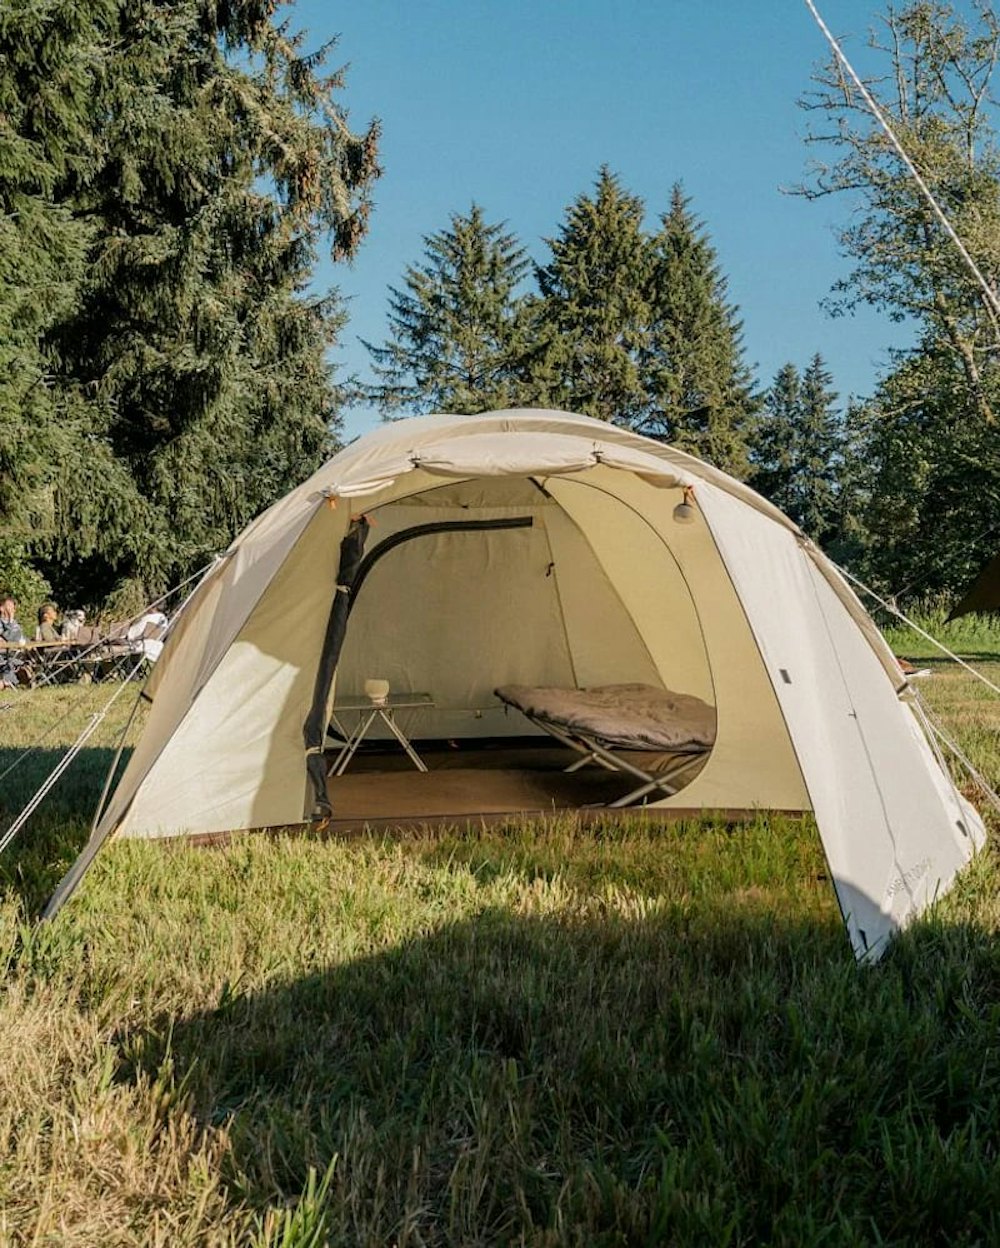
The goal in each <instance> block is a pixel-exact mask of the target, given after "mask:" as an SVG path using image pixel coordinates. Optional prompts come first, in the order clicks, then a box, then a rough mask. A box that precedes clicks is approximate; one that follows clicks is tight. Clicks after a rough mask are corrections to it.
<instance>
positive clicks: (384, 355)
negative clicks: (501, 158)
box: [364, 204, 530, 415]
mask: <svg viewBox="0 0 1000 1248" xmlns="http://www.w3.org/2000/svg"><path fill="white" fill-rule="evenodd" d="M529 268H530V261H529V260H528V259H527V255H526V253H525V250H524V248H523V247H521V246H520V244H519V243H518V241H517V239H516V237H515V236H514V235H513V234H511V233H509V232H508V231H507V230H506V228H505V227H504V225H503V224H500V223H492V224H491V223H489V222H487V221H486V219H485V217H484V215H483V210H482V208H480V207H479V205H478V204H473V205H472V207H471V208H470V210H469V213H468V215H466V216H462V215H461V214H457V213H456V214H454V215H453V216H452V218H451V223H450V226H449V228H448V229H445V230H441V231H439V232H438V233H436V234H431V235H428V236H427V237H426V238H425V239H424V260H423V262H422V263H420V264H415V265H411V266H410V267H409V268H407V270H406V272H405V274H404V276H403V286H402V288H400V289H397V288H395V287H391V288H390V301H389V309H390V311H389V323H390V327H391V337H390V338H389V339H388V340H387V341H386V342H385V343H383V344H382V345H381V346H373V345H372V344H370V343H365V346H366V347H367V348H368V351H369V352H370V354H371V356H372V359H373V361H374V372H375V374H376V376H377V377H378V378H379V382H378V384H377V385H375V386H370V387H368V388H367V389H366V390H365V391H364V395H365V397H366V398H367V399H369V400H370V401H372V402H374V403H375V404H377V406H378V407H379V408H380V409H381V411H382V412H383V413H384V414H386V415H388V414H391V413H394V412H398V411H400V410H404V409H405V410H408V411H410V412H426V411H436V412H465V413H471V412H485V411H491V410H493V409H496V408H504V407H510V406H513V405H514V404H515V403H517V402H519V401H521V398H520V393H521V391H522V389H523V387H522V385H521V378H522V377H523V370H524V354H525V351H526V345H527V340H526V333H527V317H526V308H525V303H524V298H523V296H521V295H519V294H518V288H519V287H520V285H521V283H522V281H523V279H524V277H525V275H526V273H527V272H528V269H529Z"/></svg>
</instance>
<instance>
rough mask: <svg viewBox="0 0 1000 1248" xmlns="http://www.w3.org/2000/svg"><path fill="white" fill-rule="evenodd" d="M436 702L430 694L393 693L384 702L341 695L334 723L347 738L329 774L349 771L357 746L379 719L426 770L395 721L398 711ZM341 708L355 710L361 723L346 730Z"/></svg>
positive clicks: (422, 768) (411, 759) (418, 768)
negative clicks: (340, 718)
mask: <svg viewBox="0 0 1000 1248" xmlns="http://www.w3.org/2000/svg"><path fill="white" fill-rule="evenodd" d="M433 705H434V699H433V698H432V697H431V695H430V694H429V693H390V694H389V695H388V697H386V698H385V700H384V701H381V702H375V701H373V700H372V699H371V698H368V697H357V698H342V699H339V700H338V701H337V702H336V704H335V705H334V708H333V709H334V713H333V719H332V721H331V722H332V723H333V725H334V727H335V728H336V729H337V730H338V732H339V733H340V735H341V736H342V737H343V738H344V741H343V744H342V745H341V747H340V752H339V753H338V754H337V757H336V758H335V759H334V760H333V763H332V765H331V767H330V770H329V772H328V773H327V774H328V775H331V776H342V775H343V774H344V772H345V771H346V770H347V766H348V764H349V763H350V761H351V759H352V758H353V757H354V755H355V754H356V753H357V752H358V746H359V745H360V744H361V742H362V741H363V740H364V739H365V737H366V736H367V734H368V732H369V731H370V729H371V728H372V726H373V725H374V724H376V723H378V721H379V720H381V722H382V723H383V724H385V726H386V727H387V728H388V729H389V731H390V732H391V733H392V735H393V736H394V737H395V738H396V740H397V741H398V742H399V744H400V745H401V746H402V747H403V749H404V750H405V751H406V753H407V755H408V757H409V759H410V761H411V762H412V763H413V765H414V767H416V769H417V771H426V770H427V767H426V766H425V764H424V761H423V759H422V758H421V757H420V755H419V754H418V753H417V751H416V750H415V749H414V748H413V746H412V744H411V743H410V740H409V738H408V737H407V736H406V734H405V733H404V732H403V730H402V728H400V726H399V724H397V723H396V711H403V710H413V709H416V708H419V707H428V706H433ZM341 711H356V712H357V713H358V722H357V724H356V725H355V727H354V729H353V730H352V731H351V732H345V731H344V728H343V726H342V725H341V723H340V720H339V719H338V718H337V716H338V715H339V714H340V712H341Z"/></svg>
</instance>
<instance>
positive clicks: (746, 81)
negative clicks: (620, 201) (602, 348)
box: [290, 0, 909, 437]
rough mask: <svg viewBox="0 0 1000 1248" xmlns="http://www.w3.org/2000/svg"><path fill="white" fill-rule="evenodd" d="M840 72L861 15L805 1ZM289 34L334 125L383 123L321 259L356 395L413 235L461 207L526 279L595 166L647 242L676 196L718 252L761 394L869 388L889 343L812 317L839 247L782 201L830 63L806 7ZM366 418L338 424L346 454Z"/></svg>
mask: <svg viewBox="0 0 1000 1248" xmlns="http://www.w3.org/2000/svg"><path fill="white" fill-rule="evenodd" d="M818 7H819V9H820V12H821V13H822V15H823V17H824V20H825V21H826V22H827V24H828V25H829V26H830V28H831V29H832V30H833V32H834V34H835V35H836V36H837V37H838V38H839V39H840V40H841V41H842V46H843V47H844V50H845V52H846V53H847V55H848V57H849V58H850V59H851V60H852V61H854V62H855V63H856V64H857V65H858V67H859V68H860V67H862V66H863V64H864V62H865V42H866V38H867V35H868V32H869V30H870V29H871V28H872V27H873V26H874V25H876V24H877V21H878V17H879V13H880V11H881V9H880V6H879V4H878V3H877V0H820V2H819V4H818ZM290 16H291V19H292V23H293V25H294V26H295V27H297V28H302V27H305V28H306V29H307V30H308V32H309V39H308V41H307V42H308V46H310V47H314V46H317V45H318V44H319V43H321V42H323V41H325V40H327V39H330V38H332V37H334V36H336V37H337V38H338V43H337V47H336V48H335V49H334V51H333V54H332V63H336V64H343V65H346V66H347V81H346V87H345V90H344V92H343V94H342V96H341V102H342V104H343V105H344V106H346V107H347V108H348V110H349V114H350V120H351V123H352V125H353V128H354V129H356V130H361V129H363V128H364V127H365V126H366V125H367V123H368V122H369V120H370V119H371V118H372V117H378V118H379V120H380V122H381V125H382V144H381V163H382V165H383V168H384V173H383V176H382V177H381V178H380V179H379V180H378V182H377V183H376V184H375V187H374V209H373V213H372V219H371V228H370V231H369V234H368V236H367V238H366V239H365V241H364V243H363V244H362V246H361V249H360V252H359V254H358V255H357V257H356V259H355V260H354V261H353V263H352V264H351V265H350V266H345V265H343V264H338V265H336V266H334V265H332V264H330V263H329V262H327V261H324V262H323V264H322V265H321V267H320V271H319V273H318V275H317V282H318V284H319V285H320V286H321V287H324V288H325V287H328V286H330V285H335V286H337V287H338V288H339V290H340V292H341V294H342V295H343V296H344V298H345V299H346V301H347V310H348V314H349V317H350V320H349V323H348V325H347V327H346V328H345V330H344V332H343V335H342V340H341V343H340V345H339V347H338V348H337V350H336V351H335V353H334V359H335V361H336V362H337V364H338V365H339V367H340V368H341V370H342V372H344V373H353V374H356V375H358V376H359V377H360V378H361V379H362V380H365V379H368V380H370V379H371V373H370V368H369V356H368V353H367V351H366V350H365V348H364V347H363V345H362V344H361V342H360V339H362V338H364V339H367V340H368V341H373V342H376V343H379V342H382V341H383V340H384V339H385V338H386V336H387V332H388V327H387V320H386V317H387V311H388V287H389V286H390V285H399V284H400V282H401V278H402V275H403V272H404V270H405V269H406V266H407V265H409V264H413V263H417V262H419V261H420V259H421V257H422V251H423V239H424V237H425V236H426V235H428V234H431V233H435V232H437V231H439V230H442V229H445V228H447V226H448V223H449V218H450V217H451V215H452V214H453V213H456V212H467V211H468V209H469V206H470V205H471V204H472V203H473V202H476V203H478V204H480V205H481V206H482V208H483V210H484V213H485V215H486V218H487V220H489V221H505V222H506V223H507V225H508V228H509V229H511V230H512V231H513V232H514V233H515V234H516V235H517V236H518V238H519V239H520V241H521V243H522V244H523V245H524V246H526V247H527V248H528V251H529V254H530V255H532V256H533V257H534V258H535V259H536V260H540V261H544V260H545V259H546V257H547V254H548V253H547V248H546V245H545V242H544V239H545V238H546V237H552V236H553V235H554V234H555V233H556V232H557V230H558V227H559V224H560V222H561V221H562V219H563V216H564V213H565V210H566V207H567V206H568V205H569V204H570V203H571V202H572V201H573V200H574V199H575V198H576V197H577V196H578V195H579V194H580V193H582V192H586V191H589V190H590V188H591V187H592V185H593V182H594V179H595V176H596V174H597V171H598V169H599V168H600V166H601V165H603V164H607V165H609V166H610V168H611V169H612V170H614V171H615V172H616V173H617V174H618V175H619V176H620V178H621V180H622V182H623V185H624V186H625V187H626V188H627V189H628V190H629V191H631V192H633V193H634V194H637V195H639V196H641V198H642V199H643V200H644V201H645V204H646V208H647V212H648V221H647V223H648V224H649V225H654V224H655V221H656V217H657V215H658V214H659V213H660V212H662V211H664V210H665V209H666V208H667V206H668V203H669V197H670V190H671V187H672V186H673V185H674V183H676V182H681V183H682V184H683V187H684V190H685V192H686V194H687V195H688V196H689V197H690V200H691V208H692V211H693V212H694V213H695V214H696V215H697V216H698V217H699V219H700V220H701V222H702V224H703V226H704V228H705V230H706V232H707V235H708V237H709V239H710V240H711V242H712V244H713V246H714V247H715V249H716V253H717V258H718V261H719V266H720V269H721V271H722V273H723V274H724V275H725V277H726V278H727V280H728V283H729V295H730V298H731V301H732V302H733V303H734V304H736V305H737V307H738V309H739V313H740V316H741V318H742V320H743V325H744V341H745V346H746V358H747V361H748V362H749V363H750V364H751V365H752V366H754V367H755V369H756V372H757V376H758V379H759V381H760V383H761V384H762V385H766V384H768V383H769V382H770V381H771V379H772V378H773V377H774V374H775V373H776V372H777V371H778V369H779V368H781V366H782V365H783V364H785V363H786V362H788V361H791V362H792V363H794V364H796V365H797V366H798V367H799V368H803V367H805V365H806V364H808V362H809V360H810V359H811V357H812V356H813V355H814V354H815V352H817V351H819V352H821V353H822V355H823V357H824V359H825V360H826V362H827V365H828V366H829V368H830V371H831V372H832V374H833V378H834V385H835V387H836V389H837V390H838V391H839V393H840V395H841V400H842V401H843V400H845V399H846V397H847V396H848V395H851V394H854V395H865V394H869V393H870V392H871V390H872V387H873V384H874V381H875V378H876V377H877V375H878V373H879V370H880V369H881V368H883V367H884V366H885V364H886V362H887V354H888V351H889V349H890V348H891V347H892V346H900V345H905V344H906V343H907V341H908V340H909V335H908V333H907V331H906V329H905V327H900V326H898V325H894V324H893V323H891V322H890V321H889V320H888V318H887V317H885V316H884V315H880V314H877V313H875V312H872V311H868V310H866V311H863V312H858V313H856V314H854V315H848V316H840V317H831V316H830V314H829V312H827V311H826V310H824V308H823V306H822V305H823V302H824V300H825V299H826V298H827V297H828V296H829V294H830V291H831V287H832V286H833V284H834V283H835V282H836V281H837V280H838V278H842V277H844V276H845V275H846V274H847V273H848V272H849V270H850V262H849V260H848V259H847V258H845V257H844V256H843V255H841V254H840V251H839V248H838V244H837V239H836V231H837V228H838V227H843V226H844V225H846V224H847V223H848V222H849V221H850V219H851V212H852V208H853V205H852V204H850V203H849V202H848V201H847V200H845V199H824V200H820V201H811V202H810V201H808V200H805V199H803V198H801V197H799V196H794V195H790V194H788V193H787V188H790V187H793V186H794V185H796V184H797V183H800V182H801V181H803V179H804V177H805V174H806V171H807V166H808V162H809V160H810V159H811V153H810V151H809V150H808V149H807V147H806V145H805V143H804V141H803V140H804V136H805V133H806V122H807V118H806V114H805V113H804V112H803V111H802V109H801V108H799V107H798V105H797V100H798V99H800V98H801V96H802V95H803V93H804V92H806V91H807V90H808V89H809V85H810V83H809V79H810V73H811V71H812V69H813V68H814V66H815V65H817V64H818V63H819V62H820V61H822V60H824V59H825V57H826V55H827V53H828V46H827V44H826V43H825V41H824V39H823V36H822V34H821V32H820V30H819V28H818V27H817V26H816V24H815V22H814V21H813V19H812V17H811V16H810V13H809V10H808V9H807V7H806V5H805V3H804V0H716V2H714V3H713V2H711V0H657V2H649V0H617V3H612V0H573V2H572V3H570V2H569V0H535V2H534V3H530V2H529V0H502V2H501V0H492V2H490V3H487V2H486V0H424V2H423V3H419V4H418V3H414V2H413V0H410V3H404V2H403V0H361V2H356V3H354V4H348V5H340V4H337V5H333V4H331V3H329V0H299V2H298V3H297V4H296V5H295V7H294V9H293V10H291V14H290ZM379 419H380V418H379V416H378V413H377V412H375V411H374V410H369V409H354V410H352V411H350V412H348V413H347V414H346V418H345V430H344V432H345V435H346V436H347V437H353V436H356V435H358V434H361V433H364V432H365V431H366V430H368V429H370V428H372V427H373V426H374V425H375V424H377V423H378V421H379Z"/></svg>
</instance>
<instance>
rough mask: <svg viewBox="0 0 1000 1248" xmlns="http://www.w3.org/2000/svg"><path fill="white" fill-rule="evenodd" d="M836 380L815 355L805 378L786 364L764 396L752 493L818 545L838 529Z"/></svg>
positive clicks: (840, 445)
mask: <svg viewBox="0 0 1000 1248" xmlns="http://www.w3.org/2000/svg"><path fill="white" fill-rule="evenodd" d="M832 383H833V378H832V377H831V375H830V372H829V370H828V369H827V367H826V364H825V363H824V361H823V357H822V356H821V355H820V354H819V353H818V352H817V354H816V355H814V356H813V358H812V359H811V360H810V362H809V364H808V366H807V368H806V370H805V372H804V373H802V374H801V376H800V375H799V372H798V369H796V367H795V365H794V364H786V365H784V367H783V368H781V369H780V370H779V371H778V373H777V375H776V376H775V379H774V383H773V384H772V386H771V388H770V390H768V392H767V394H766V395H765V396H764V414H763V416H762V418H761V420H760V424H759V427H758V430H757V435H756V438H755V445H754V451H753V458H754V461H755V471H754V475H753V485H754V488H755V489H757V490H759V491H760V492H761V493H762V494H763V495H764V496H765V497H766V498H769V499H770V500H771V502H772V503H774V504H775V506H776V507H780V508H781V510H782V511H784V512H785V513H786V515H788V516H790V517H791V518H792V519H793V520H794V521H795V523H796V524H798V525H799V527H800V528H801V529H802V530H803V531H804V532H805V533H807V534H808V535H809V536H810V537H811V538H813V539H814V540H815V541H817V542H821V543H824V544H826V543H828V542H829V541H830V540H832V539H833V538H834V536H835V535H836V533H837V529H838V527H839V525H838V521H839V495H840V490H841V484H842V477H843V464H844V437H845V435H844V425H843V421H842V419H841V417H840V415H839V414H838V413H837V411H836V410H835V408H834V403H835V402H836V399H837V395H836V394H835V392H834V391H833V390H832V389H831V386H832Z"/></svg>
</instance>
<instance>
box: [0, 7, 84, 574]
mask: <svg viewBox="0 0 1000 1248" xmlns="http://www.w3.org/2000/svg"><path fill="white" fill-rule="evenodd" d="M104 11H105V10H102V7H101V5H99V4H96V3H95V4H93V5H91V6H89V7H87V6H80V5H76V4H73V3H68V2H67V3H61V4H58V3H50V4H45V5H43V4H41V3H38V2H37V0H10V3H8V4H5V5H4V6H3V7H2V8H0V566H2V567H3V580H4V582H5V584H12V583H13V582H14V581H16V582H18V584H19V585H24V584H28V583H31V573H30V570H29V569H28V567H27V546H26V542H27V539H28V538H29V537H30V536H31V535H32V534H33V533H35V531H36V530H37V528H38V527H39V525H40V524H44V523H45V522H46V519H47V516H48V512H49V510H50V508H49V498H48V487H49V485H50V483H51V481H52V478H53V474H54V472H55V470H56V465H58V463H59V462H60V460H61V458H62V457H63V456H64V455H65V453H66V449H67V447H68V446H69V444H70V443H71V440H72V435H73V430H72V429H71V428H70V422H69V421H68V419H67V413H66V412H65V410H64V409H63V406H62V405H61V404H60V402H59V399H58V396H57V395H56V394H55V392H54V388H53V384H52V382H53V378H52V369H51V362H50V360H49V358H48V357H47V353H46V351H45V348H44V344H43V338H44V335H45V333H46V332H47V331H48V330H49V329H50V328H51V326H52V325H53V324H54V323H55V322H56V321H57V320H58V319H59V318H60V317H61V316H63V315H65V314H66V313H67V312H68V311H69V309H71V308H72V306H73V302H74V300H75V298H76V294H77V288H78V285H79V282H80V280H81V278H82V275H83V272H84V264H85V259H86V253H87V247H88V244H89V241H90V239H91V235H92V231H91V228H90V225H89V223H88V222H87V221H86V220H85V219H81V218H80V217H78V216H76V215H74V214H73V213H72V212H71V211H69V210H68V209H67V207H66V206H65V205H63V204H60V203H58V202H57V201H56V198H55V192H56V188H57V187H59V186H61V185H64V184H65V183H66V182H67V181H68V180H70V179H72V178H74V177H77V176H79V175H80V173H81V171H83V170H84V169H85V168H86V167H88V164H89V162H90V159H91V135H90V128H89V126H90V108H91V97H92V93H93V89H94V83H95V80H96V74H97V71H98V68H99V66H100V63H101V51H102V45H101V40H100V37H99V35H98V32H97V24H98V19H99V18H100V16H101V14H102V12H104ZM36 581H37V578H36Z"/></svg>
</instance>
